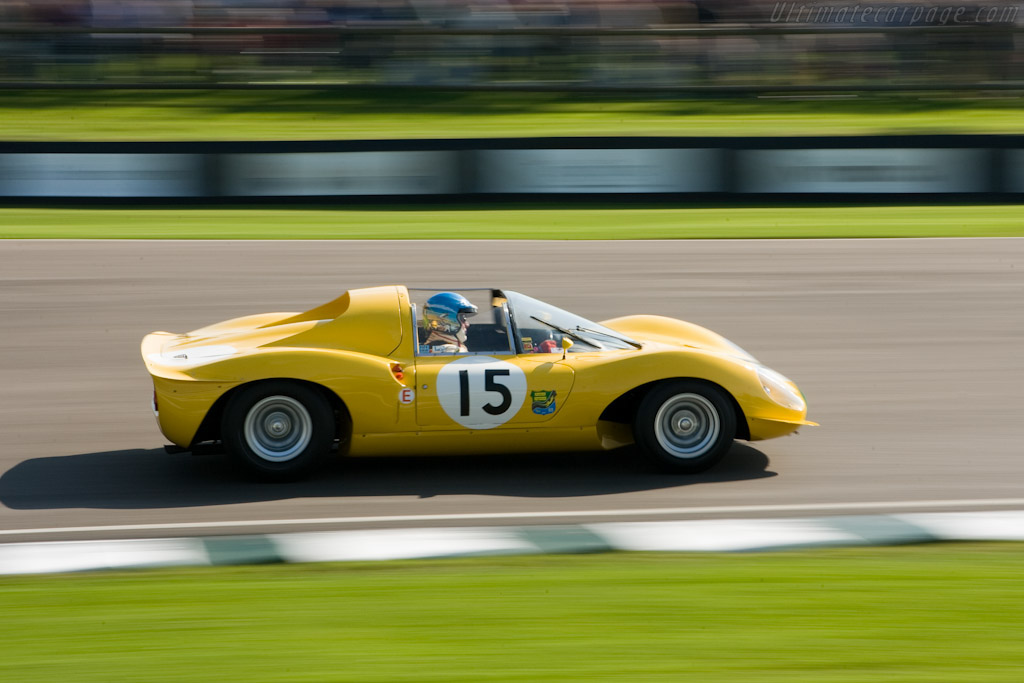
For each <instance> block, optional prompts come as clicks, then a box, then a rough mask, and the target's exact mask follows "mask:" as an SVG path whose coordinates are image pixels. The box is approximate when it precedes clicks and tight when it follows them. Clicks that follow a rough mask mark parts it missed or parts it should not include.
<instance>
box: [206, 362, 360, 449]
mask: <svg viewBox="0 0 1024 683" xmlns="http://www.w3.org/2000/svg"><path fill="white" fill-rule="evenodd" d="M268 382H289V383H292V384H299V385H303V386H306V387H309V388H310V389H312V390H313V391H316V392H317V393H318V394H320V395H321V396H323V397H324V399H326V400H327V402H328V403H329V404H330V406H331V409H332V410H333V411H334V434H335V438H336V439H337V440H338V441H339V442H340V443H341V445H342V446H344V445H345V443H346V442H347V441H348V440H349V438H350V437H351V435H352V414H351V413H350V412H349V410H348V406H346V405H345V402H344V401H343V400H342V399H341V397H340V396H338V394H336V393H335V392H334V391H332V390H331V389H329V388H327V387H325V386H324V385H322V384H317V383H316V382H311V381H309V380H304V379H294V378H292V377H267V378H264V379H258V380H253V381H251V382H245V383H243V384H239V385H238V386H236V387H232V388H231V389H229V390H228V391H225V392H224V393H223V394H222V395H221V396H220V397H219V398H218V399H217V400H216V401H214V403H213V405H212V406H210V410H208V411H207V413H206V417H204V418H203V421H202V422H201V423H200V424H199V429H197V430H196V435H195V436H194V437H193V438H192V444H191V445H192V446H194V445H196V444H198V443H202V442H204V441H219V440H220V439H221V433H220V430H221V418H223V416H224V410H225V408H226V407H227V405H228V403H229V402H230V401H231V398H232V397H233V396H234V395H235V394H237V393H238V392H240V391H242V390H243V389H246V388H248V387H251V386H254V385H258V384H266V383H268Z"/></svg>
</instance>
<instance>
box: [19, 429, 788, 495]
mask: <svg viewBox="0 0 1024 683" xmlns="http://www.w3.org/2000/svg"><path fill="white" fill-rule="evenodd" d="M633 456H634V454H633V452H632V451H630V450H628V449H626V450H620V451H612V452H598V453H557V454H524V455H500V456H472V457H459V456H450V457H442V458H436V457H431V458H427V457H395V458H372V459H357V458H337V459H335V460H334V461H332V462H331V463H329V464H328V466H327V467H326V468H325V469H324V470H322V471H320V472H318V473H317V474H316V475H315V476H313V477H312V478H310V479H309V480H307V481H301V482H294V483H286V484H273V483H264V482H256V481H251V480H247V479H245V478H244V475H242V474H241V473H240V472H239V471H238V470H237V469H236V468H235V467H234V464H233V463H232V462H231V461H230V460H229V459H228V458H227V456H224V455H206V456H191V455H186V454H178V455H170V454H167V453H165V452H164V451H163V450H162V449H150V450H143V449H136V450H123V451H108V452H103V453H83V454H80V455H68V456H60V457H51V458H36V459H33V460H26V461H24V462H22V463H19V464H18V465H15V466H14V467H12V468H11V469H10V470H8V471H7V472H5V473H4V474H3V476H0V504H3V505H5V506H6V507H8V508H10V509H15V510H47V509H66V508H100V509H115V510H120V509H153V508H177V507H203V506H208V505H227V504H235V503H251V502H261V501H273V500H286V499H291V498H317V497H323V498H336V497H361V496H410V495H412V496H419V497H421V498H429V497H433V496H445V495H465V494H475V495H491V496H510V497H523V498H563V497H577V496H597V495H607V494H615V493H628V492H632V491H646V490H656V489H668V488H677V487H682V486H691V485H694V484H706V483H712V482H728V481H742V480H748V479H761V478H765V477H773V476H775V473H774V472H770V471H768V469H767V468H768V464H769V462H768V456H766V455H765V454H764V453H762V452H761V451H759V450H757V449H755V448H752V447H750V446H748V445H746V444H740V443H736V444H734V445H733V447H732V449H731V450H730V451H729V453H728V454H727V455H726V457H725V459H724V460H723V461H722V462H721V463H719V464H718V465H717V466H715V467H714V468H712V469H711V470H709V471H707V472H704V473H702V474H698V475H688V476H683V475H672V474H661V473H657V472H653V471H651V470H650V469H649V468H648V467H646V465H645V464H644V463H642V462H641V461H639V459H638V458H636V457H633Z"/></svg>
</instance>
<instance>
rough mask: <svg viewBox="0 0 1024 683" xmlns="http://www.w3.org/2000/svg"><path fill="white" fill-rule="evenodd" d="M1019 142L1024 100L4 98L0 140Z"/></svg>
mask: <svg viewBox="0 0 1024 683" xmlns="http://www.w3.org/2000/svg"><path fill="white" fill-rule="evenodd" d="M896 133H1024V98H1022V97H1020V96H1007V97H1004V98H999V99H980V100H978V99H974V100H972V99H963V98H954V97H942V96H935V95H931V96H903V97H858V98H852V99H839V100H828V99H825V100H821V99H804V100H799V99H798V100H788V99H765V98H761V99H757V98H747V99H727V100H701V99H697V100H694V99H670V98H661V99H658V98H654V99H652V98H649V97H648V98H646V99H637V98H624V97H622V96H603V97H602V96H595V95H590V96H588V95H580V94H571V95H558V94H550V95H549V94H531V93H452V92H408V91H405V92H403V91H388V90H370V91H365V92H355V93H339V92H322V91H308V92H307V91H269V92H266V91H261V92H244V91H241V92H240V91H227V92H224V91H219V92H218V91H178V92H160V91H157V92H148V91H147V92H138V91H130V92H124V91H100V92H66V91H9V92H4V93H2V94H0V139H4V140H147V141H151V140H311V139H312V140H316V139H332V140H335V139H336V140H343V139H387V138H466V137H532V136H563V135H564V136H580V135H597V136H613V135H627V136H630V135H676V136H678V135H694V136H728V135H773V136H779V135H797V136H800V135H856V134H861V135H866V134H896Z"/></svg>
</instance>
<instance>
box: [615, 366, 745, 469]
mask: <svg viewBox="0 0 1024 683" xmlns="http://www.w3.org/2000/svg"><path fill="white" fill-rule="evenodd" d="M633 433H634V437H635V439H636V443H637V445H638V446H639V447H640V450H641V451H642V452H643V453H644V455H646V456H647V457H648V458H649V459H650V460H651V461H652V462H653V463H654V464H655V465H657V466H658V467H660V468H661V469H663V470H668V471H671V472H680V473H687V474H688V473H695V472H703V471H704V470H706V469H708V468H710V467H712V466H714V465H715V464H717V463H718V461H720V460H721V459H722V457H723V456H724V455H725V454H726V452H727V451H728V450H729V447H730V446H732V442H733V439H734V438H735V436H736V412H735V411H734V410H733V407H732V404H731V402H730V401H729V399H728V397H727V396H726V395H725V394H724V392H723V391H722V390H721V389H719V388H718V387H716V386H714V385H712V384H708V383H706V382H698V381H693V380H677V381H673V382H668V383H665V384H662V385H660V386H658V387H655V388H654V389H653V390H652V391H650V392H649V393H648V394H647V395H646V396H645V397H644V398H643V400H642V401H641V402H640V406H639V409H638V410H637V413H636V418H635V420H634V422H633Z"/></svg>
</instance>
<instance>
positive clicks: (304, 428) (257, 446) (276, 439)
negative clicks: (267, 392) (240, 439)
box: [245, 396, 313, 462]
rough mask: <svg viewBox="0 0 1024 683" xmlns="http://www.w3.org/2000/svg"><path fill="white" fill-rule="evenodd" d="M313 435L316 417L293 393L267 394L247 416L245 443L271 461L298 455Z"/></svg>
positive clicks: (283, 459) (261, 456)
mask: <svg viewBox="0 0 1024 683" xmlns="http://www.w3.org/2000/svg"><path fill="white" fill-rule="evenodd" d="M312 438H313V420H312V419H311V418H310V417H309V411H308V410H306V406H304V405H302V403H300V402H299V401H297V400H295V399H294V398H292V397H291V396H268V397H267V398H265V399H263V400H261V401H259V402H258V403H257V404H256V405H254V406H253V407H252V408H250V409H249V413H248V414H247V415H246V416H245V443H246V444H247V445H248V446H249V448H250V449H252V452H253V453H255V454H256V455H257V456H259V457H260V458H262V459H263V460H267V461H269V462H285V461H288V460H291V459H292V458H295V457H297V456H298V455H299V454H300V453H302V451H304V450H305V449H306V446H308V445H309V441H310V439H312Z"/></svg>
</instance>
